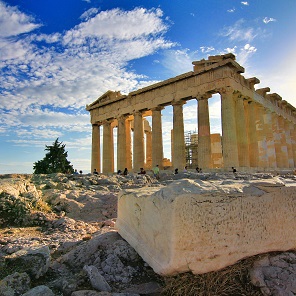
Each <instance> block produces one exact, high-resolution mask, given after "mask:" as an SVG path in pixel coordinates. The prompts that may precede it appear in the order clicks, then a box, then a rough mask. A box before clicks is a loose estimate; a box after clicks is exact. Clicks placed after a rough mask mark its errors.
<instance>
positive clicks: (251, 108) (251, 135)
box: [246, 101, 258, 167]
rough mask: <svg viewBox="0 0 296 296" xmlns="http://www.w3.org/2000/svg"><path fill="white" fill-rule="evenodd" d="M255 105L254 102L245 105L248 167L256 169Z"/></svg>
mask: <svg viewBox="0 0 296 296" xmlns="http://www.w3.org/2000/svg"><path fill="white" fill-rule="evenodd" d="M255 104H256V103H255V102H254V101H248V103H247V104H246V107H247V127H248V129H247V130H248V140H249V155H250V167H258V143H257V130H256V113H255Z"/></svg>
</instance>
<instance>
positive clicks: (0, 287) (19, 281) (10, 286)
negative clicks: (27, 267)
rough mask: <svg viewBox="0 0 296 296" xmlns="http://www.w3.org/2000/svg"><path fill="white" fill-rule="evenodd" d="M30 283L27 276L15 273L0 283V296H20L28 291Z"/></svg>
mask: <svg viewBox="0 0 296 296" xmlns="http://www.w3.org/2000/svg"><path fill="white" fill-rule="evenodd" d="M30 283H31V280H30V277H29V276H28V274H26V273H25V272H24V273H18V272H15V273H13V274H11V275H9V276H7V277H5V278H4V279H2V280H1V281H0V295H3V296H15V295H21V294H23V293H25V292H26V291H28V290H29V289H30Z"/></svg>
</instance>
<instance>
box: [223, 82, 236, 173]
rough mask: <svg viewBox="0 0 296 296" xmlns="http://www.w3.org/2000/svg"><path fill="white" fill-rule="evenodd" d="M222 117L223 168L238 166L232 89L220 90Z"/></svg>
mask: <svg viewBox="0 0 296 296" xmlns="http://www.w3.org/2000/svg"><path fill="white" fill-rule="evenodd" d="M220 94H221V101H222V102H221V115H222V116H221V117H222V147H223V162H224V168H226V169H230V168H231V167H232V166H234V167H238V166H239V161H238V148H237V136H236V122H235V120H236V117H235V112H234V98H233V90H232V89H231V88H227V89H222V90H220Z"/></svg>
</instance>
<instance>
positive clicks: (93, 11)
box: [80, 7, 99, 20]
mask: <svg viewBox="0 0 296 296" xmlns="http://www.w3.org/2000/svg"><path fill="white" fill-rule="evenodd" d="M98 11H99V9H98V8H95V7H93V8H90V9H89V10H87V11H85V12H84V13H83V14H82V15H81V16H80V19H82V20H89V19H90V18H91V17H92V16H94V15H96V14H97V13H98Z"/></svg>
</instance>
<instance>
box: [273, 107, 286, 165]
mask: <svg viewBox="0 0 296 296" xmlns="http://www.w3.org/2000/svg"><path fill="white" fill-rule="evenodd" d="M271 116H272V130H273V139H274V148H275V156H276V166H277V167H278V168H282V167H284V165H283V160H282V158H283V157H282V150H281V136H280V132H279V123H278V117H279V116H278V115H277V114H276V113H272V114H271Z"/></svg>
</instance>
